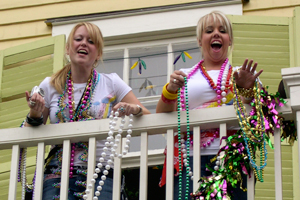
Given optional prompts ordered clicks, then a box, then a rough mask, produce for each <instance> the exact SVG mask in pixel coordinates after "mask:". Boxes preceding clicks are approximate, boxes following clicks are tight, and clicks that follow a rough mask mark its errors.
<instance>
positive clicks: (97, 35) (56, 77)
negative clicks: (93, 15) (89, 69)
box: [50, 22, 104, 94]
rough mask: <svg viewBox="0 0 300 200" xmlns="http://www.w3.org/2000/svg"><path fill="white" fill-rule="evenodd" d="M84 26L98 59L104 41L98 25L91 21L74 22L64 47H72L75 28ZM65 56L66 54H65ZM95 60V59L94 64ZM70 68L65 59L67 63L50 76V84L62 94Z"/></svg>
mask: <svg viewBox="0 0 300 200" xmlns="http://www.w3.org/2000/svg"><path fill="white" fill-rule="evenodd" d="M81 26H85V27H86V29H87V31H88V34H89V36H90V39H91V40H92V41H93V42H94V44H95V46H96V48H97V49H98V56H99V57H100V59H101V58H102V54H103V47H104V41H103V36H102V33H101V31H100V29H99V27H98V26H96V25H95V24H93V23H89V22H81V23H78V24H76V25H75V26H74V27H73V29H72V30H71V32H70V35H69V37H68V39H67V42H66V49H70V48H71V47H72V41H73V40H74V34H75V32H76V30H77V29H78V28H79V27H81ZM65 56H66V55H65ZM96 63H97V61H95V64H96ZM70 70H71V64H70V63H69V62H68V61H67V64H66V65H65V66H64V67H63V68H62V69H61V70H59V71H58V72H56V73H55V74H53V75H52V76H51V80H50V84H51V85H52V86H53V87H54V88H55V89H56V90H57V91H58V93H60V94H62V93H63V90H64V86H65V83H66V79H67V74H68V72H69V71H70Z"/></svg>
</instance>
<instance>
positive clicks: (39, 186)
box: [34, 142, 45, 200]
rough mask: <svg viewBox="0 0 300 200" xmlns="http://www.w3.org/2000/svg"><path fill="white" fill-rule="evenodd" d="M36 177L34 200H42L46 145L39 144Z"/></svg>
mask: <svg viewBox="0 0 300 200" xmlns="http://www.w3.org/2000/svg"><path fill="white" fill-rule="evenodd" d="M36 157H37V158H36V176H35V185H34V200H41V199H42V197H43V182H44V176H43V174H44V162H45V143H44V142H40V143H38V148H37V156H36Z"/></svg>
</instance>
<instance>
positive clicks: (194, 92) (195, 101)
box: [180, 64, 240, 156]
mask: <svg viewBox="0 0 300 200" xmlns="http://www.w3.org/2000/svg"><path fill="white" fill-rule="evenodd" d="M196 65H197V64H196ZM196 65H195V66H193V67H191V68H186V69H180V71H182V72H184V73H185V74H186V75H188V74H189V73H190V71H191V70H192V69H194V68H195V67H196ZM238 68H240V67H234V68H233V69H232V70H233V71H235V70H237V69H238ZM207 73H208V75H209V76H210V77H211V78H212V80H213V81H214V83H215V84H216V83H217V80H218V77H219V73H220V70H209V71H207ZM187 88H188V99H189V108H190V110H193V109H196V108H197V107H199V106H201V105H203V104H204V103H206V102H209V101H211V100H213V99H215V98H216V96H217V93H216V92H215V91H214V90H213V89H212V88H211V87H210V85H209V84H208V82H207V80H206V78H205V77H204V76H203V75H202V73H201V72H200V69H199V70H196V72H195V73H194V74H193V75H192V76H191V77H190V78H189V79H188V82H187ZM219 149H220V139H219V138H216V139H215V140H214V142H212V143H211V145H210V146H207V147H205V148H203V149H201V155H215V154H216V153H217V152H218V151H219ZM192 155H193V148H190V156H192Z"/></svg>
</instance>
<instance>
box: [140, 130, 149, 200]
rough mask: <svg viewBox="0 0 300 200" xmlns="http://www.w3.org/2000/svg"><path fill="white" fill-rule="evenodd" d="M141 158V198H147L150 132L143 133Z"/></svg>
mask: <svg viewBox="0 0 300 200" xmlns="http://www.w3.org/2000/svg"><path fill="white" fill-rule="evenodd" d="M140 158H141V160H140V191H139V199H147V195H148V134H147V132H142V133H141V157H140Z"/></svg>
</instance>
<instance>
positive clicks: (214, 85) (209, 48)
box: [156, 11, 262, 200]
mask: <svg viewBox="0 0 300 200" xmlns="http://www.w3.org/2000/svg"><path fill="white" fill-rule="evenodd" d="M197 41H198V44H199V46H200V47H201V52H202V56H203V59H202V60H200V62H199V63H198V64H196V65H194V66H193V67H191V68H188V69H186V68H185V69H180V70H176V71H174V72H173V73H172V74H171V76H170V81H169V83H167V84H166V85H165V86H164V88H163V90H162V95H161V98H160V100H159V102H158V104H157V107H156V112H157V113H162V112H171V111H176V110H177V111H178V121H179V122H178V132H177V135H176V136H175V137H174V147H171V148H174V161H175V162H174V169H175V174H176V177H175V180H174V199H183V198H185V199H191V196H190V195H189V194H191V193H193V189H192V188H193V184H189V183H190V182H189V181H190V179H192V176H193V159H192V156H193V148H192V144H193V143H192V142H190V141H193V133H192V132H191V131H189V128H188V127H187V132H180V111H186V116H187V123H188V121H189V117H188V113H189V110H190V109H201V108H210V107H220V106H226V105H232V103H233V97H234V94H233V89H232V86H233V83H232V81H231V80H232V74H233V76H234V79H235V82H236V85H237V86H238V87H239V88H240V90H241V91H242V90H243V91H248V94H246V92H245V93H243V95H244V97H245V98H244V97H242V99H243V102H244V103H249V102H250V101H251V100H252V97H253V96H251V95H250V96H248V95H249V93H250V94H251V91H252V88H253V86H254V82H255V80H256V79H257V77H258V76H259V75H260V74H261V73H262V70H261V71H259V72H258V73H254V72H255V70H256V66H257V63H255V64H254V65H253V66H252V64H253V61H252V60H251V61H249V62H248V59H246V60H245V61H244V63H243V66H242V67H241V68H239V72H238V71H237V69H238V67H235V68H233V67H231V65H230V63H229V60H228V58H227V56H228V53H229V52H228V48H229V47H231V48H232V45H233V34H232V26H231V23H230V21H229V19H228V18H227V17H226V16H225V15H224V14H223V13H222V12H218V11H214V12H211V13H209V14H207V15H205V16H203V17H202V18H201V19H200V20H199V21H198V24H197ZM233 71H234V73H232V72H233ZM249 91H250V92H249ZM246 95H247V96H246ZM246 97H247V98H246ZM187 126H188V125H187ZM235 129H236V130H235ZM237 129H238V127H236V128H233V130H227V134H228V135H231V134H233V133H235V132H236V131H237ZM200 138H201V141H200V144H201V166H199V168H200V169H201V175H202V176H210V175H212V174H211V173H210V172H208V171H207V170H205V169H206V164H208V163H210V160H211V159H212V158H214V156H215V155H216V154H217V152H218V150H219V148H220V147H219V144H220V139H219V129H208V130H201V135H200ZM214 165H216V166H215V167H216V168H218V165H219V161H217V162H216V163H214ZM241 180H244V181H246V179H245V177H242V176H241ZM165 183H166V166H164V170H163V175H162V179H161V181H160V183H159V184H160V186H163V185H164V184H165ZM229 187H231V186H229ZM229 187H228V191H231V188H229ZM230 194H231V193H230ZM231 196H232V198H231V199H233V200H237V199H244V200H246V199H247V193H245V192H243V191H242V190H240V189H239V188H234V189H233V194H231ZM208 198H209V199H211V198H210V196H206V197H205V199H208Z"/></svg>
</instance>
